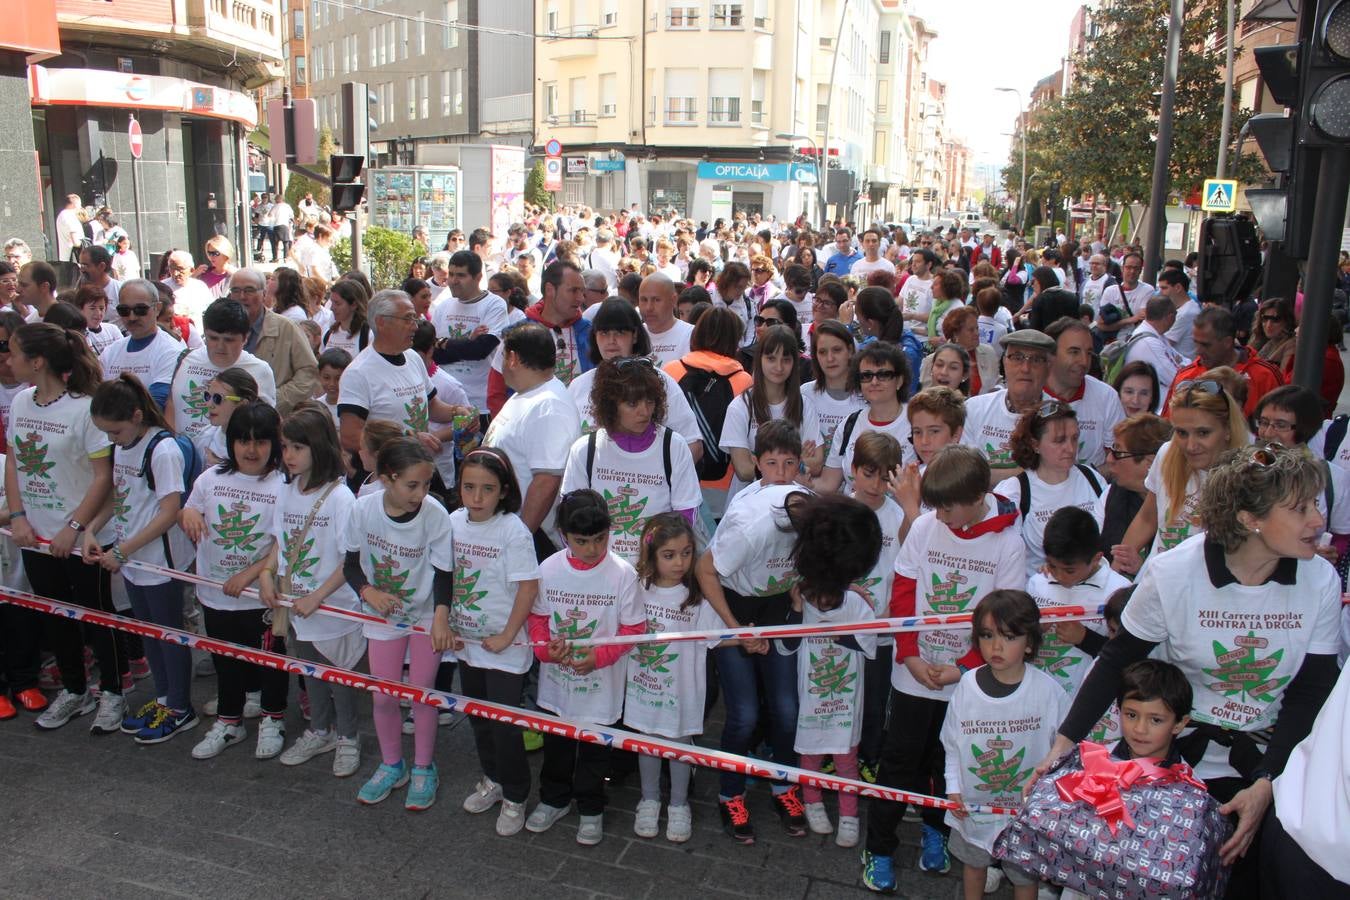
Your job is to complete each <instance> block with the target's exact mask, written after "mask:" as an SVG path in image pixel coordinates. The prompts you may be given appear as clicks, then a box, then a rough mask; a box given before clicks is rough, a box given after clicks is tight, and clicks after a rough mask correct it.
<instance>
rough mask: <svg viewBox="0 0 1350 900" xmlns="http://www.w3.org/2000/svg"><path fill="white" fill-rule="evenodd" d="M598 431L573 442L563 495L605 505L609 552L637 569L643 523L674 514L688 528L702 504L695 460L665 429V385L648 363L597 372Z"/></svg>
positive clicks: (630, 360)
mask: <svg viewBox="0 0 1350 900" xmlns="http://www.w3.org/2000/svg"><path fill="white" fill-rule="evenodd" d="M591 410H592V414H593V416H594V418H595V424H596V425H597V426H598V427H597V430H595V431H593V432H591V433H590V434H587V435H583V436H581V437H579V438H577V440H576V443H574V444H573V445H572V451H571V453H569V454H568V457H567V468H566V469H564V470H563V480H562V492H563V493H564V494H567V493H570V492H572V491H576V490H581V489H583V488H589V489H591V490H593V491H596V492H597V493H599V494H600V495H601V496H602V497H604V498H605V499H606V501H607V502H608V503H609V515H610V523H611V524H610V550H611V551H613V553H614V554H615V555H616V556H619V557H621V558H623V559H624V560H625V561H626V562H628V563H629V564H632V565H636V563H637V559H638V549H639V538H640V537H641V535H642V529H643V527H644V526H645V525H646V524H647V520H648V519H650V518H651V517H652V516H654V515H656V514H658V513H663V512H672V511H673V512H679V513H680V514H681V515H683V516H684V517H685V519H686V520H687V521H689V522H690V523H691V524H692V523H693V519H694V511H695V510H697V509H698V505H699V504H700V503H701V502H702V501H703V493H702V491H701V490H700V488H699V483H698V475H697V473H696V472H695V471H694V457H693V454H692V453H690V452H689V445H688V444H687V443H686V442H685V440H684V438H683V437H681V436H680V435H678V434H676V433H675V432H673V431H671V430H670V429H669V428H667V427H666V426H665V419H666V385H665V381H664V380H663V379H662V378H661V375H660V374H659V373H658V372H657V370H656V365H655V363H653V362H652V360H651V358H650V357H646V356H630V357H626V358H623V359H607V360H605V361H604V362H602V363H600V365H599V366H597V367H596V369H595V381H594V382H593V383H592V385H591Z"/></svg>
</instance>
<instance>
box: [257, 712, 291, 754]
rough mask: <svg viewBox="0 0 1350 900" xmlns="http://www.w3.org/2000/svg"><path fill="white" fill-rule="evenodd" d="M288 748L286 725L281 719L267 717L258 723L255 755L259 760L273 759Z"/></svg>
mask: <svg viewBox="0 0 1350 900" xmlns="http://www.w3.org/2000/svg"><path fill="white" fill-rule="evenodd" d="M284 746H286V723H285V722H284V721H282V720H281V719H277V718H273V717H272V716H267V717H266V718H264V719H263V720H262V721H261V722H259V723H258V745H257V747H256V748H255V749H254V751H253V755H254V756H255V757H257V758H258V759H271V758H272V757H274V756H276V755H277V754H279V753H280V752H281V748H282V747H284Z"/></svg>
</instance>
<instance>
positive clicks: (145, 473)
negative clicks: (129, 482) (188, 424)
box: [141, 428, 202, 500]
mask: <svg viewBox="0 0 1350 900" xmlns="http://www.w3.org/2000/svg"><path fill="white" fill-rule="evenodd" d="M165 438H169V439H171V440H172V441H173V442H174V443H176V444H177V445H178V449H179V451H180V452H181V453H182V454H183V499H184V500H186V499H187V495H188V494H191V493H192V485H193V483H194V482H196V480H197V476H198V475H200V474H201V471H202V461H201V456H200V455H199V454H198V453H197V445H196V444H194V443H192V439H191V438H189V437H187V436H186V435H182V434H174V433H173V432H171V431H166V430H165V429H163V428H161V429H160V430H159V431H158V432H156V434H155V436H154V437H152V438H150V443H148V444H146V446H145V456H144V457H142V459H141V477H142V478H144V479H145V481H146V484H148V485H149V486H150V490H151V491H152V492H153V491H154V489H155V470H154V467H153V466H151V465H150V461H151V460H152V459H154V456H155V448H156V447H158V446H159V442H160V441H162V440H164V439H165Z"/></svg>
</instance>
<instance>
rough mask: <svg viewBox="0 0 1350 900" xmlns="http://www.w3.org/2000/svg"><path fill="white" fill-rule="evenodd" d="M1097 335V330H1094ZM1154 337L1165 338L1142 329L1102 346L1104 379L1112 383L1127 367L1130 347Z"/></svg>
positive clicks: (1101, 355) (1100, 352) (1101, 356)
mask: <svg viewBox="0 0 1350 900" xmlns="http://www.w3.org/2000/svg"><path fill="white" fill-rule="evenodd" d="M1093 336H1094V337H1096V332H1095V331H1094V332H1093ZM1147 337H1152V338H1158V340H1163V338H1162V336H1161V335H1159V334H1156V333H1154V332H1152V331H1140V332H1136V333H1135V334H1132V335H1130V336H1129V337H1128V338H1126V339H1125V340H1123V341H1112V342H1111V343H1109V344H1107V345H1105V346H1104V347H1102V348H1101V349H1100V350H1099V351H1098V353H1099V355H1100V358H1101V363H1102V381H1105V382H1106V383H1107V384H1111V383H1112V382H1114V381H1115V380H1116V376H1117V375H1119V374H1120V370H1121V369H1123V368H1125V360H1126V359H1127V358H1128V357H1129V355H1130V348H1131V347H1133V346H1134V345H1135V344H1136V343H1137V342H1139V341H1140V340H1142V339H1143V338H1147Z"/></svg>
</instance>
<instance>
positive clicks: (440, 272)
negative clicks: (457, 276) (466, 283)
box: [427, 250, 483, 318]
mask: <svg viewBox="0 0 1350 900" xmlns="http://www.w3.org/2000/svg"><path fill="white" fill-rule="evenodd" d="M452 252H458V251H452ZM450 256H451V253H450V252H446V251H444V250H441V251H439V252H437V253H433V254H432V255H431V273H430V274H431V277H430V278H428V279H427V284H429V285H431V311H432V316H433V318H434V316H435V312H436V306H437V305H438V304H439V303H440V302H441V301H442V300H444V299H445V298H446V297H449V296H450V275H449V270H448V267H449V265H450ZM482 271H483V264H482V260H481V259H480V260H479V263H478V272H479V274H480V276H481V274H482ZM480 280H481V279H480ZM473 287H474V291H475V293H476V292H477V290H478V283H477V282H475V283H474V285H473Z"/></svg>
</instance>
